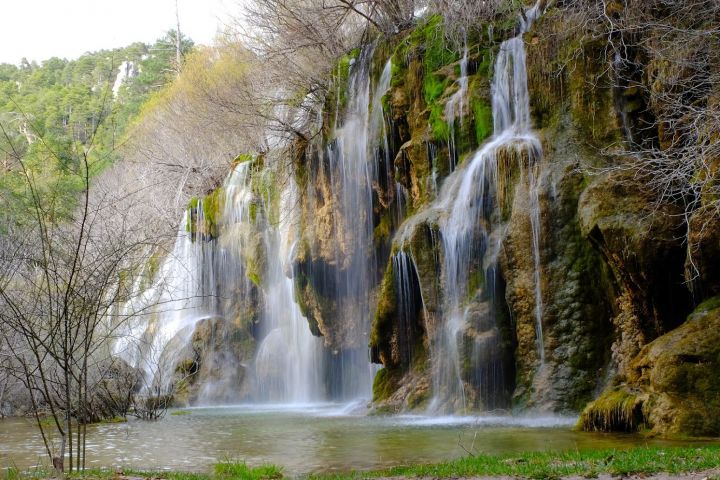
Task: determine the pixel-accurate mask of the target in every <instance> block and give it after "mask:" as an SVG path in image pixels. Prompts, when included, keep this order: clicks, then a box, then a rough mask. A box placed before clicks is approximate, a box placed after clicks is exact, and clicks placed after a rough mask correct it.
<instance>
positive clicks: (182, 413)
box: [170, 410, 192, 417]
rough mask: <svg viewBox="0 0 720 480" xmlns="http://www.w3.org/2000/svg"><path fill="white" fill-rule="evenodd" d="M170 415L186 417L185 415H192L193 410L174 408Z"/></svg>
mask: <svg viewBox="0 0 720 480" xmlns="http://www.w3.org/2000/svg"><path fill="white" fill-rule="evenodd" d="M170 415H171V416H173V417H184V416H185V415H192V412H191V411H190V410H173V411H172V412H170Z"/></svg>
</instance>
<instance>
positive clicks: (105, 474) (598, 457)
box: [0, 445, 720, 480]
mask: <svg viewBox="0 0 720 480" xmlns="http://www.w3.org/2000/svg"><path fill="white" fill-rule="evenodd" d="M714 468H720V445H713V446H697V447H638V448H633V449H628V450H615V449H613V450H588V451H568V452H533V453H523V454H517V455H476V456H472V457H464V458H460V459H457V460H452V461H448V462H442V463H438V464H432V465H411V466H402V467H395V468H391V469H388V470H382V471H375V472H351V473H345V474H332V475H327V474H319V475H310V476H308V477H307V478H308V480H357V479H372V478H379V477H432V478H458V477H474V476H513V477H521V478H543V479H557V478H561V477H565V476H570V475H576V476H583V477H587V478H593V477H597V476H598V475H599V474H602V473H607V474H611V475H617V476H625V475H632V474H653V473H658V472H667V473H670V474H677V473H683V472H697V471H703V470H710V469H714ZM124 474H125V475H127V476H135V477H143V478H152V479H164V480H278V479H281V478H284V475H283V473H282V469H281V468H280V467H278V466H275V465H261V466H259V467H250V466H248V465H247V464H246V463H244V462H223V463H219V464H217V465H215V468H214V470H213V472H212V473H183V472H138V471H127V470H126V471H125V472H124ZM116 475H117V474H116V472H115V471H114V470H90V471H87V472H86V473H85V475H84V477H85V478H90V479H97V480H105V479H110V478H114V477H116ZM72 476H73V477H76V476H78V475H72ZM0 478H5V479H7V480H28V479H35V478H47V477H46V476H37V474H35V475H33V473H32V472H30V473H27V474H20V473H19V472H18V471H17V470H15V469H10V470H9V471H7V472H5V474H4V475H0Z"/></svg>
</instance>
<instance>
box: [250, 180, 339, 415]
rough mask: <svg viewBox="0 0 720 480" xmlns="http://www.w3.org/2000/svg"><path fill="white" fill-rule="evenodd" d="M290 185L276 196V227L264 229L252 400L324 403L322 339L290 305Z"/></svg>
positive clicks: (292, 202)
mask: <svg viewBox="0 0 720 480" xmlns="http://www.w3.org/2000/svg"><path fill="white" fill-rule="evenodd" d="M296 202H297V199H296V187H295V184H294V182H290V185H289V186H288V188H287V189H286V190H285V191H284V192H283V194H282V200H281V205H280V214H281V217H280V219H279V224H278V226H277V228H268V229H265V231H264V241H265V245H266V251H267V252H268V259H267V260H268V267H267V273H266V276H267V279H266V282H265V285H266V286H265V296H266V298H268V299H269V300H268V302H266V303H267V305H266V307H265V311H264V313H263V321H262V324H263V329H264V331H265V332H264V338H263V340H262V341H261V343H260V346H259V347H258V351H257V355H256V359H255V371H256V379H257V390H258V397H259V399H261V400H265V401H272V402H280V403H294V404H298V403H310V402H317V401H321V400H325V391H324V387H323V357H322V339H321V338H319V337H314V336H313V335H312V333H311V332H310V329H309V327H308V321H307V319H306V318H305V317H304V316H303V315H302V313H301V312H300V307H298V305H297V303H295V292H294V285H293V281H292V279H291V278H290V277H289V276H288V275H287V274H286V272H289V271H290V270H291V269H292V253H293V252H292V251H293V248H294V245H295V243H294V238H295V232H294V230H293V226H294V224H293V218H295V216H294V215H293V212H294V206H295V205H296Z"/></svg>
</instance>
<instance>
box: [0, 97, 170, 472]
mask: <svg viewBox="0 0 720 480" xmlns="http://www.w3.org/2000/svg"><path fill="white" fill-rule="evenodd" d="M106 98H107V97H106ZM104 111H106V110H105V109H104V108H102V109H101V113H100V114H98V122H97V124H96V125H95V129H94V130H93V131H92V132H89V135H88V137H87V139H86V141H84V142H82V143H81V142H73V143H71V144H69V145H68V146H67V148H63V149H56V148H55V146H53V145H49V144H47V143H46V142H45V139H44V138H43V136H42V135H40V133H39V132H34V133H35V135H36V138H37V143H39V144H41V145H43V148H42V149H41V150H39V151H38V152H39V153H38V155H39V157H38V158H39V159H43V158H44V159H45V161H48V162H49V161H54V160H57V159H58V158H60V157H63V158H67V159H68V163H69V165H70V166H69V167H68V171H67V172H66V175H65V177H66V178H68V179H70V180H71V181H73V182H75V183H76V184H77V185H79V188H80V190H81V192H82V193H81V194H80V201H79V207H78V208H77V209H74V210H72V211H71V213H69V214H68V215H67V216H58V215H56V208H55V205H54V202H52V201H51V202H48V201H47V199H46V198H45V196H44V194H45V192H44V191H43V190H42V188H41V182H40V181H39V180H38V178H37V173H36V171H35V170H34V169H33V168H32V165H31V161H30V160H31V159H28V158H27V156H26V155H24V154H23V153H24V152H23V151H22V150H20V149H19V148H18V147H17V139H16V138H14V137H13V136H12V135H11V134H10V133H9V132H8V131H7V130H6V129H5V127H3V126H2V125H0V128H1V130H2V133H3V137H4V140H5V143H6V145H7V147H8V150H7V153H8V154H9V155H10V157H12V160H13V161H14V162H15V163H16V165H17V168H18V169H19V171H20V172H21V173H22V178H23V180H24V185H23V186H24V188H25V190H26V192H27V204H28V206H29V210H30V211H31V212H32V215H33V218H32V221H27V222H25V223H23V224H22V225H19V226H14V225H13V224H12V223H10V224H9V225H8V228H7V230H6V232H4V234H3V235H2V237H0V238H2V242H3V247H4V248H3V249H2V252H0V323H1V324H2V325H3V326H4V330H5V331H4V332H2V333H3V334H4V338H3V339H2V340H3V343H4V345H3V347H4V348H3V350H4V351H5V352H9V353H8V355H9V357H10V362H11V363H12V367H13V368H14V372H15V376H16V377H17V378H18V379H19V380H20V381H21V382H22V383H23V385H24V387H25V389H26V390H27V392H29V399H30V401H31V406H32V408H31V410H32V412H33V414H34V416H35V419H36V421H37V425H38V428H39V430H40V432H41V435H42V438H43V441H44V444H45V448H46V451H47V454H48V456H49V457H50V458H51V459H52V462H53V465H54V466H55V468H56V469H57V470H58V471H65V470H66V467H67V468H69V470H70V471H73V470H82V469H84V468H85V458H86V448H85V441H86V432H87V424H88V423H90V422H93V421H97V420H98V419H99V418H103V417H105V416H107V415H113V414H115V413H122V412H116V411H115V410H114V408H113V406H112V403H111V402H108V403H105V404H101V403H98V398H100V399H101V398H102V396H99V395H96V393H98V392H101V391H104V392H108V391H110V390H109V389H108V388H107V386H108V384H107V379H108V374H109V373H110V372H112V370H113V369H114V368H115V367H114V365H115V364H116V362H115V361H114V360H113V359H112V358H111V355H110V350H109V347H108V345H109V343H110V342H111V341H112V339H113V334H114V332H115V330H116V329H117V328H118V327H119V326H120V325H122V324H123V322H125V321H127V319H128V317H130V316H132V315H136V314H139V313H141V312H118V311H117V309H116V308H115V306H116V305H118V304H119V303H126V302H128V301H129V298H130V296H131V295H133V289H132V285H129V284H128V279H131V278H132V277H133V275H134V273H135V272H137V271H138V269H139V268H140V266H141V265H142V264H143V263H144V261H145V260H146V257H147V254H148V251H150V250H152V248H153V247H154V246H156V245H158V244H159V243H161V242H162V240H163V237H162V235H161V234H159V233H158V232H160V231H162V229H158V225H157V224H156V223H154V222H153V218H155V217H153V216H152V215H151V214H147V208H145V205H146V204H147V196H146V195H145V192H144V191H143V189H142V187H141V186H140V185H138V184H137V183H135V182H129V181H128V182H122V181H118V180H120V179H122V178H123V175H122V174H120V173H119V170H120V169H119V168H117V167H116V168H113V169H111V170H109V171H106V172H105V174H104V175H93V168H94V167H96V166H97V165H98V164H101V160H99V159H98V160H95V161H93V159H92V156H91V151H92V149H93V148H94V143H93V140H94V138H95V137H96V135H97V132H98V129H99V128H100V126H101V125H102V123H103V120H104V117H103V115H102V112H104ZM128 180H130V179H128ZM48 192H49V193H52V192H53V190H52V189H50V190H48ZM140 212H143V213H146V215H138V213H140ZM153 230H154V231H153ZM127 388H130V385H128V386H127ZM133 388H134V387H133ZM130 391H132V389H130ZM127 394H128V391H117V392H115V393H113V394H112V395H111V397H113V401H119V403H118V405H122V404H123V402H122V401H121V400H122V398H121V397H122V396H124V395H127ZM126 403H127V402H126ZM108 408H109V411H108ZM46 412H47V413H49V416H50V418H51V419H52V427H46V424H45V423H44V422H43V421H42V416H43V415H44V413H46ZM51 432H54V433H55V434H57V436H58V437H59V446H58V445H55V444H54V443H53V441H52V435H51ZM66 460H67V463H66Z"/></svg>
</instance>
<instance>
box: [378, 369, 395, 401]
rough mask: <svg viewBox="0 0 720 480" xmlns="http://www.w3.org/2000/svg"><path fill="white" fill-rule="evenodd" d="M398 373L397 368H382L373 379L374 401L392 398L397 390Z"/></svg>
mask: <svg viewBox="0 0 720 480" xmlns="http://www.w3.org/2000/svg"><path fill="white" fill-rule="evenodd" d="M397 387H398V374H397V372H396V371H395V370H390V369H388V368H381V369H380V370H379V371H378V373H377V374H375V379H374V380H373V402H379V401H382V400H386V399H388V398H390V396H391V395H392V394H393V393H394V392H395V390H397Z"/></svg>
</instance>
